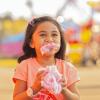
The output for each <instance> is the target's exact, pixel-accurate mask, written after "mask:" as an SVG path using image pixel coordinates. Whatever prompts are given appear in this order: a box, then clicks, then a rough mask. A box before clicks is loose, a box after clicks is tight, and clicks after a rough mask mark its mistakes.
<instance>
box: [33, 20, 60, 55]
mask: <svg viewBox="0 0 100 100" xmlns="http://www.w3.org/2000/svg"><path fill="white" fill-rule="evenodd" d="M60 41H61V37H60V32H59V30H58V28H57V27H56V25H54V24H53V23H51V22H49V21H46V22H43V23H41V24H39V25H38V27H37V29H36V31H35V32H34V33H33V36H32V41H31V47H32V48H35V50H36V54H37V56H38V55H42V54H41V51H40V49H41V47H42V46H43V45H46V44H48V43H55V44H56V45H58V48H57V49H53V50H51V51H50V52H48V54H47V55H53V56H54V55H55V54H56V53H57V52H58V51H59V49H60V44H61V42H60Z"/></svg>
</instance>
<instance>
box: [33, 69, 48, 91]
mask: <svg viewBox="0 0 100 100" xmlns="http://www.w3.org/2000/svg"><path fill="white" fill-rule="evenodd" d="M45 75H46V72H45V70H40V71H39V72H37V74H36V77H35V80H34V83H33V85H32V88H33V90H34V91H35V93H37V92H38V91H40V90H41V88H42V86H41V81H42V80H43V78H44V76H45Z"/></svg>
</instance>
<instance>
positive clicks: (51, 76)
mask: <svg viewBox="0 0 100 100" xmlns="http://www.w3.org/2000/svg"><path fill="white" fill-rule="evenodd" d="M45 71H46V72H47V74H46V75H45V77H44V78H43V80H42V81H41V85H42V87H44V88H46V89H48V90H50V91H51V92H54V93H55V94H59V93H60V92H61V90H62V87H61V79H62V75H61V74H60V73H59V72H58V70H57V67H56V66H54V65H53V66H48V67H47V68H46V70H45Z"/></svg>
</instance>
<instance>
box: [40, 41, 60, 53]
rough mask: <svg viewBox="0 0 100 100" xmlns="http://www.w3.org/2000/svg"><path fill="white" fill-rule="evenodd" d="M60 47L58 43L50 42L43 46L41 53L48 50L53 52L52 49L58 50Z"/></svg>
mask: <svg viewBox="0 0 100 100" xmlns="http://www.w3.org/2000/svg"><path fill="white" fill-rule="evenodd" d="M58 48H59V45H58V44H56V43H48V44H45V45H43V46H42V47H41V49H40V50H41V53H42V55H43V54H45V53H48V52H51V51H52V50H57V49H58Z"/></svg>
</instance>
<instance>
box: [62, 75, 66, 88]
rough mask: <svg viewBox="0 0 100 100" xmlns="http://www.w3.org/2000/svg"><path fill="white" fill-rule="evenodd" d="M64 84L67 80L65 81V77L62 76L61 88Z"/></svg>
mask: <svg viewBox="0 0 100 100" xmlns="http://www.w3.org/2000/svg"><path fill="white" fill-rule="evenodd" d="M66 85H67V81H66V79H65V77H64V76H62V81H61V86H62V89H64V88H65V87H66Z"/></svg>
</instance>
